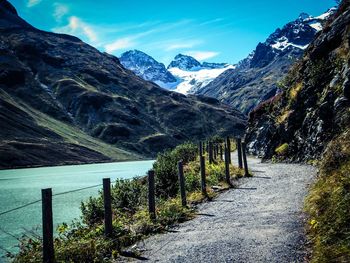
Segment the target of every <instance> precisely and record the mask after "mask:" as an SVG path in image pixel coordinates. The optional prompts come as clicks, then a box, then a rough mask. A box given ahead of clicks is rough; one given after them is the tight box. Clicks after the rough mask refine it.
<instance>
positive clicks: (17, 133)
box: [0, 0, 245, 168]
mask: <svg viewBox="0 0 350 263" xmlns="http://www.w3.org/2000/svg"><path fill="white" fill-rule="evenodd" d="M0 53H1V60H0V108H1V110H0V127H1V129H0V167H1V168H4V167H20V166H34V165H58V164H67V163H86V162H101V161H104V162H105V161H116V160H126V159H138V158H140V156H139V155H142V156H148V157H150V156H154V155H155V154H156V153H157V152H159V151H162V150H163V149H166V148H170V147H174V146H175V145H177V144H178V143H181V142H184V141H187V140H192V141H193V140H198V139H204V138H206V137H209V136H212V135H215V134H219V135H221V136H225V135H238V134H241V133H242V132H243V130H244V127H245V118H244V116H243V115H241V114H240V113H239V112H237V111H235V110H233V109H231V108H230V107H228V106H226V105H223V104H221V103H219V102H218V101H217V100H215V99H209V98H205V97H201V96H193V95H191V96H184V95H181V94H178V93H174V92H170V91H167V90H164V89H162V88H160V87H159V86H157V85H156V84H154V83H152V82H147V81H145V80H143V79H141V78H140V77H138V76H136V75H135V74H134V73H132V72H131V71H129V70H127V69H125V68H124V67H123V66H122V65H121V64H120V62H119V60H118V58H116V57H114V56H112V55H109V54H106V53H101V52H99V51H98V50H97V49H95V48H93V47H92V46H90V45H87V44H86V43H84V42H82V41H81V40H80V39H78V38H76V37H73V36H69V35H64V34H55V33H51V32H45V31H41V30H38V29H36V28H34V27H32V26H31V25H29V24H28V23H27V22H25V21H24V20H23V19H21V18H20V17H19V16H18V15H17V12H16V10H15V9H14V7H13V6H12V5H11V4H10V3H9V2H7V1H4V0H2V1H0ZM218 123H220V125H218Z"/></svg>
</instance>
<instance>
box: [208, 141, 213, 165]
mask: <svg viewBox="0 0 350 263" xmlns="http://www.w3.org/2000/svg"><path fill="white" fill-rule="evenodd" d="M208 154H209V163H213V143H212V142H209V145H208Z"/></svg>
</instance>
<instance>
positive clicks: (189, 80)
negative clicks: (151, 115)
mask: <svg viewBox="0 0 350 263" xmlns="http://www.w3.org/2000/svg"><path fill="white" fill-rule="evenodd" d="M119 60H120V62H121V64H122V65H123V66H124V67H125V68H127V69H130V70H131V71H133V72H134V73H135V74H136V75H138V76H140V77H142V78H143V79H145V80H148V81H152V82H154V83H156V84H158V85H159V86H161V87H162V88H166V89H171V90H175V91H177V92H180V93H183V94H186V93H194V92H195V91H196V90H197V89H199V88H203V87H204V86H205V85H208V84H209V83H210V82H211V81H212V80H213V79H215V78H216V77H217V76H219V75H220V74H221V73H222V72H224V71H225V70H227V69H232V68H234V66H233V65H230V64H227V63H209V62H203V63H200V62H199V61H197V60H196V59H195V58H193V57H191V56H187V55H182V54H178V55H176V56H175V58H174V60H173V61H171V62H170V64H169V66H168V69H166V68H165V66H164V64H162V63H159V62H158V61H156V60H155V59H154V58H152V57H151V56H149V55H147V54H145V53H144V52H142V51H139V50H130V51H127V52H125V53H123V54H122V55H121V57H120V58H119Z"/></svg>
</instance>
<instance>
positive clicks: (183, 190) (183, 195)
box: [177, 161, 187, 206]
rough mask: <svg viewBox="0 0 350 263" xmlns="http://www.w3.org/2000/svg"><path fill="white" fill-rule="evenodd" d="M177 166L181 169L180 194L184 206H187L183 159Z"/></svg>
mask: <svg viewBox="0 0 350 263" xmlns="http://www.w3.org/2000/svg"><path fill="white" fill-rule="evenodd" d="M177 168H178V171H179V185H180V195H181V204H182V206H187V200H186V188H185V176H184V169H183V164H182V161H180V162H178V163H177Z"/></svg>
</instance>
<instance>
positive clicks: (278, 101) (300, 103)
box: [246, 1, 350, 161]
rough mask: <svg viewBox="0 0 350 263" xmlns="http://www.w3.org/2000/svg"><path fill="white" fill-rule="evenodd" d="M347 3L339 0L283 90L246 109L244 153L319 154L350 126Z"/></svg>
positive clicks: (313, 156) (291, 156)
mask: <svg viewBox="0 0 350 263" xmlns="http://www.w3.org/2000/svg"><path fill="white" fill-rule="evenodd" d="M349 6H350V4H349V2H348V1H344V2H343V4H342V5H341V6H340V8H339V10H337V12H336V13H335V14H334V15H332V17H331V18H330V20H329V21H328V22H327V24H326V25H325V26H324V29H323V31H322V32H321V33H320V34H318V35H317V37H316V39H315V40H314V41H313V42H312V43H311V44H310V45H309V47H308V48H307V50H306V53H305V55H304V56H303V58H302V59H301V61H299V62H298V63H297V64H295V65H294V66H293V67H292V69H291V70H290V72H289V74H288V75H287V77H286V78H285V79H284V80H283V81H282V90H283V91H282V93H281V94H279V95H277V96H275V97H273V98H271V99H270V100H268V101H265V102H264V103H262V104H260V105H259V106H258V107H257V108H256V109H255V110H254V111H252V112H251V113H250V119H249V128H248V132H247V136H246V140H247V142H248V147H249V151H250V152H251V153H253V154H257V155H260V156H263V157H265V158H272V157H276V158H280V159H289V160H293V161H305V160H313V159H316V158H318V157H319V156H320V155H321V154H322V152H323V151H324V149H325V147H326V145H327V144H328V142H329V141H330V140H332V139H333V138H334V137H336V136H337V135H339V134H342V133H343V132H345V131H346V130H347V129H349V127H350V126H349V125H350V67H349V66H350V61H349V59H350V54H349V44H350V43H349V41H350V38H349V32H350V7H349Z"/></svg>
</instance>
